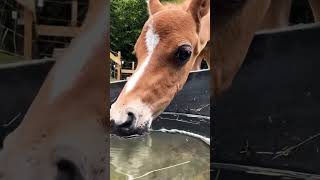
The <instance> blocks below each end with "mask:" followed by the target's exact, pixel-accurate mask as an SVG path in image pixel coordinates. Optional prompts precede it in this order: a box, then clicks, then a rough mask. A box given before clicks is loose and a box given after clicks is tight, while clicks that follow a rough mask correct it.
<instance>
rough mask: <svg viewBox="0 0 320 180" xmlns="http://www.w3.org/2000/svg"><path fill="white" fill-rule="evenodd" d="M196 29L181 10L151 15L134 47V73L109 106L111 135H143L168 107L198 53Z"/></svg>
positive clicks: (189, 17) (187, 14)
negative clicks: (111, 126)
mask: <svg viewBox="0 0 320 180" xmlns="http://www.w3.org/2000/svg"><path fill="white" fill-rule="evenodd" d="M198 29H199V28H198V24H197V22H196V21H195V18H194V17H193V15H192V13H190V12H188V11H185V10H182V9H165V10H161V11H159V12H156V13H154V14H153V15H151V16H150V18H149V20H148V21H147V22H146V23H145V25H144V27H143V29H142V32H141V34H140V37H139V38H138V40H137V42H136V46H135V52H136V56H137V59H138V67H137V70H136V72H135V73H134V74H133V76H132V77H130V79H129V81H128V82H127V84H126V85H125V87H124V89H123V90H122V92H121V94H120V96H119V97H118V99H117V101H116V102H115V103H114V104H113V105H112V107H111V111H110V115H111V121H112V122H111V123H112V124H113V131H114V133H116V134H120V135H132V134H143V132H145V131H146V130H147V129H148V128H150V126H151V123H152V120H153V119H154V118H155V117H157V116H158V115H159V114H160V113H161V112H162V111H163V110H164V109H165V108H166V107H167V106H168V105H169V103H170V102H171V100H172V99H173V97H174V96H175V94H176V93H177V92H178V91H179V90H180V89H181V88H182V87H183V85H184V84H185V82H186V80H187V77H188V74H189V72H190V71H191V69H192V66H193V64H194V62H195V59H196V57H197V56H198V54H199V46H200V44H199V43H200V41H199V34H198Z"/></svg>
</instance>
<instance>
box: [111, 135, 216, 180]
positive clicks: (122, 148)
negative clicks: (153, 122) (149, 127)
mask: <svg viewBox="0 0 320 180" xmlns="http://www.w3.org/2000/svg"><path fill="white" fill-rule="evenodd" d="M110 139H111V143H110V144H111V149H110V156H111V180H120V179H121V180H126V179H141V180H147V179H155V180H157V179H159V180H165V179H170V180H171V179H172V180H175V179H177V180H182V179H199V180H202V179H203V180H204V179H205V180H207V179H210V150H209V146H208V145H207V144H205V143H204V142H203V141H201V140H198V139H195V138H192V137H188V136H184V135H179V134H167V133H161V132H153V133H151V134H149V135H146V136H144V137H139V138H132V139H123V138H119V137H115V136H111V138H110Z"/></svg>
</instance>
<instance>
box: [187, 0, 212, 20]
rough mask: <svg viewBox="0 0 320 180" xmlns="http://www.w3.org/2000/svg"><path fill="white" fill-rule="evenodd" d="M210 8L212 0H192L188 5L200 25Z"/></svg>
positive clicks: (189, 10)
mask: <svg viewBox="0 0 320 180" xmlns="http://www.w3.org/2000/svg"><path fill="white" fill-rule="evenodd" d="M209 9H210V0H192V1H191V2H190V4H189V7H188V10H187V11H188V12H190V13H191V14H192V16H193V18H194V20H195V21H196V23H197V24H199V25H200V21H201V19H202V18H203V17H204V16H205V15H207V14H208V12H209Z"/></svg>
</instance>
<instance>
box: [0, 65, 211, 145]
mask: <svg viewBox="0 0 320 180" xmlns="http://www.w3.org/2000/svg"><path fill="white" fill-rule="evenodd" d="M53 64H54V61H53V60H41V61H40V60H39V61H37V60H35V61H32V62H26V63H20V64H16V63H15V64H9V65H5V66H0V87H1V88H0V99H1V101H0V107H1V108H0V116H1V119H0V142H1V146H2V142H3V139H4V138H5V137H6V136H7V135H8V133H10V132H11V131H12V130H14V129H15V128H16V127H17V126H18V125H19V124H20V122H21V120H22V118H23V117H24V115H25V113H26V112H27V110H28V108H29V106H30V105H31V103H32V101H33V99H34V98H35V96H36V95H37V93H38V91H39V89H40V87H41V85H42V83H43V81H44V80H45V77H46V75H47V73H48V72H49V70H50V69H51V67H52V66H53ZM124 84H125V81H120V82H115V83H111V89H110V100H112V99H114V98H115V97H116V96H117V95H118V94H119V93H120V91H121V89H122V87H123V85H124ZM172 112H173V113H174V114H172ZM177 113H178V114H177ZM209 115H210V100H209V71H199V72H194V73H191V75H190V77H189V79H188V81H187V83H186V85H185V87H184V88H183V90H182V91H181V92H180V93H178V95H177V96H176V97H175V99H174V100H173V102H172V103H171V104H170V106H169V107H168V108H167V109H166V113H165V114H164V115H162V116H165V119H166V120H160V119H157V120H155V122H154V125H153V128H154V129H160V128H166V129H180V130H187V131H189V132H193V133H196V134H199V135H203V136H206V137H209V135H210V121H209ZM170 119H175V121H170ZM177 119H178V121H176V120H177ZM199 119H200V121H199Z"/></svg>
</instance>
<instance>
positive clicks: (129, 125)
mask: <svg viewBox="0 0 320 180" xmlns="http://www.w3.org/2000/svg"><path fill="white" fill-rule="evenodd" d="M135 120H136V117H135V115H134V114H133V113H132V112H128V117H127V120H126V121H125V122H124V123H123V124H121V125H119V128H121V129H128V130H129V129H130V128H132V125H133V122H134V121H135Z"/></svg>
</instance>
